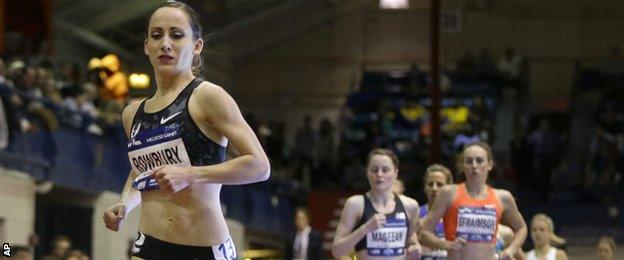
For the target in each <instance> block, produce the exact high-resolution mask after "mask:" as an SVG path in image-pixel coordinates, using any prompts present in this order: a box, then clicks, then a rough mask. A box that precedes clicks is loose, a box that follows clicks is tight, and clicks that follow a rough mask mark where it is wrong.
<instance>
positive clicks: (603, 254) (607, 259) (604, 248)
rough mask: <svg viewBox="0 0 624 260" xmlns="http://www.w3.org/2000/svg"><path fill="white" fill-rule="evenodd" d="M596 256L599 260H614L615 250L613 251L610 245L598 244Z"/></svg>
mask: <svg viewBox="0 0 624 260" xmlns="http://www.w3.org/2000/svg"><path fill="white" fill-rule="evenodd" d="M596 255H597V256H598V259H599V260H611V259H613V249H611V246H610V245H609V243H606V242H601V243H598V246H597V247H596Z"/></svg>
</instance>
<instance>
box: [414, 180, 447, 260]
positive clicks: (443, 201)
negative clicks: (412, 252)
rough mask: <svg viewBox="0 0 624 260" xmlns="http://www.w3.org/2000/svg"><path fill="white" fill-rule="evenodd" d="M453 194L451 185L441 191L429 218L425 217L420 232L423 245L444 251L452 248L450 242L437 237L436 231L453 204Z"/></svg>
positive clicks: (430, 210) (419, 235) (428, 215)
mask: <svg viewBox="0 0 624 260" xmlns="http://www.w3.org/2000/svg"><path fill="white" fill-rule="evenodd" d="M453 193H454V192H453V190H452V189H451V187H450V185H447V186H446V187H444V188H442V190H440V193H439V195H438V196H437V197H436V199H435V201H434V202H433V205H432V206H431V208H430V209H429V214H427V217H425V219H424V220H423V221H422V227H421V228H420V232H418V237H419V239H420V243H421V244H422V245H424V246H427V247H430V248H434V249H443V250H448V249H449V248H450V247H451V246H450V242H448V241H446V240H445V239H440V238H439V237H438V236H436V234H435V233H434V230H435V227H436V225H437V224H438V222H440V219H441V218H442V216H443V215H444V212H446V210H447V208H448V206H449V205H450V204H451V198H452V196H453V195H454V194H453Z"/></svg>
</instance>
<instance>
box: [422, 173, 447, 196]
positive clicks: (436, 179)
mask: <svg viewBox="0 0 624 260" xmlns="http://www.w3.org/2000/svg"><path fill="white" fill-rule="evenodd" d="M446 184H448V183H446V175H444V173H443V172H441V171H434V172H429V173H428V174H427V179H425V194H427V200H428V201H429V203H432V202H433V201H434V200H435V198H436V196H437V195H438V191H439V190H440V189H442V187H444V186H445V185H446Z"/></svg>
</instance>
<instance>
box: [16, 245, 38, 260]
mask: <svg viewBox="0 0 624 260" xmlns="http://www.w3.org/2000/svg"><path fill="white" fill-rule="evenodd" d="M11 259H15V260H33V259H35V257H34V255H33V252H32V250H31V249H30V248H29V247H27V246H22V245H14V246H12V247H11Z"/></svg>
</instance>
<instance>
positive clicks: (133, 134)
mask: <svg viewBox="0 0 624 260" xmlns="http://www.w3.org/2000/svg"><path fill="white" fill-rule="evenodd" d="M139 129H141V123H138V124H137V125H136V126H135V127H133V128H132V131H131V132H130V137H132V138H134V137H135V136H136V135H137V134H138V133H139Z"/></svg>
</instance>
